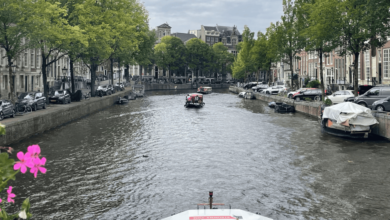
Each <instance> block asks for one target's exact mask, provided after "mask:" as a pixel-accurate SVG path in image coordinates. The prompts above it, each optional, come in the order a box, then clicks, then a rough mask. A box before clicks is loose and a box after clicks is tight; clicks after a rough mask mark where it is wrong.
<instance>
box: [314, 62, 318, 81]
mask: <svg viewBox="0 0 390 220" xmlns="http://www.w3.org/2000/svg"><path fill="white" fill-rule="evenodd" d="M314 66H315V67H316V80H318V74H317V63H314Z"/></svg>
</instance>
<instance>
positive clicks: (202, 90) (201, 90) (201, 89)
mask: <svg viewBox="0 0 390 220" xmlns="http://www.w3.org/2000/svg"><path fill="white" fill-rule="evenodd" d="M212 91H213V88H211V87H202V86H201V87H199V88H198V92H199V93H202V94H210V93H211V92H212Z"/></svg>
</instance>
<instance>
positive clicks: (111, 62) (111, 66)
mask: <svg viewBox="0 0 390 220" xmlns="http://www.w3.org/2000/svg"><path fill="white" fill-rule="evenodd" d="M110 71H111V85H114V58H110ZM95 74H96V73H95Z"/></svg>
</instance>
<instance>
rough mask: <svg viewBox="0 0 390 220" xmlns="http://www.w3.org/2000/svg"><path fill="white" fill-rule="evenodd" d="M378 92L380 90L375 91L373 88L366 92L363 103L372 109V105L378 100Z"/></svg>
mask: <svg viewBox="0 0 390 220" xmlns="http://www.w3.org/2000/svg"><path fill="white" fill-rule="evenodd" d="M379 92H380V89H376V88H373V89H371V90H370V91H368V92H367V95H366V97H364V101H366V103H367V105H368V107H369V108H371V107H372V103H374V102H375V101H378V100H379V99H380V96H379Z"/></svg>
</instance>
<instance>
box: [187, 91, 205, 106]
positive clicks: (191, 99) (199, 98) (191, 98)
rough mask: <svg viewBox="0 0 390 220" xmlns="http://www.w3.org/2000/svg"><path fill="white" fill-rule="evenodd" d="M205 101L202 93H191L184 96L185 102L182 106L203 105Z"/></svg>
mask: <svg viewBox="0 0 390 220" xmlns="http://www.w3.org/2000/svg"><path fill="white" fill-rule="evenodd" d="M204 105H205V103H204V102H203V94H199V93H191V94H187V96H186V103H185V104H184V107H203V106H204Z"/></svg>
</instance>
